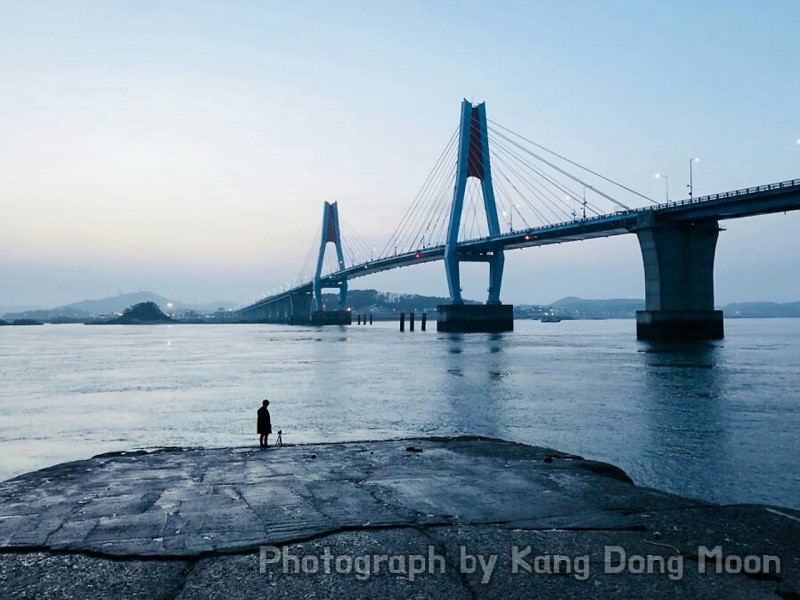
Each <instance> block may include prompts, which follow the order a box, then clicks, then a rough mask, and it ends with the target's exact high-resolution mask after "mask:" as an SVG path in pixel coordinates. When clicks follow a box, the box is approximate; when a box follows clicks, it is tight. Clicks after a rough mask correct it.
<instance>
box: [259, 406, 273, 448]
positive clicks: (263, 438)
mask: <svg viewBox="0 0 800 600" xmlns="http://www.w3.org/2000/svg"><path fill="white" fill-rule="evenodd" d="M268 406H269V400H264V402H262V403H261V408H259V409H258V435H259V439H258V445H259V446H261V447H262V448H266V447H267V446H268V445H269V434H270V433H272V421H271V420H270V417H269V410H268V409H267V407H268Z"/></svg>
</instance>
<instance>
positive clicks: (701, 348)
mask: <svg viewBox="0 0 800 600" xmlns="http://www.w3.org/2000/svg"><path fill="white" fill-rule="evenodd" d="M724 355H725V348H724V346H723V344H722V343H720V342H640V344H639V356H640V359H641V362H642V366H643V387H642V394H643V397H642V400H641V402H642V413H641V414H642V419H643V425H644V426H645V427H646V433H647V435H646V438H645V442H646V443H645V449H644V452H645V454H646V455H647V456H646V457H645V460H644V461H643V462H644V463H645V464H647V465H649V468H650V469H653V470H654V471H655V472H654V473H652V475H653V476H654V477H655V476H658V477H659V478H661V479H662V480H664V481H666V482H669V484H670V485H672V484H674V482H677V481H685V480H686V479H687V475H688V477H689V479H691V480H694V481H696V482H698V483H700V482H702V483H700V485H701V486H703V487H708V486H710V487H717V486H719V485H723V482H721V481H718V480H716V478H715V474H718V473H723V472H726V471H727V470H729V469H730V467H731V464H730V461H731V459H732V453H734V452H735V449H734V448H732V444H731V439H730V436H731V433H730V422H729V418H728V407H727V403H726V398H727V396H728V395H729V390H728V389H727V375H726V371H725V369H724V368H722V367H723V365H724ZM696 492H697V493H696V494H695V495H699V496H705V497H708V492H709V490H707V489H705V490H702V489H698V490H696Z"/></svg>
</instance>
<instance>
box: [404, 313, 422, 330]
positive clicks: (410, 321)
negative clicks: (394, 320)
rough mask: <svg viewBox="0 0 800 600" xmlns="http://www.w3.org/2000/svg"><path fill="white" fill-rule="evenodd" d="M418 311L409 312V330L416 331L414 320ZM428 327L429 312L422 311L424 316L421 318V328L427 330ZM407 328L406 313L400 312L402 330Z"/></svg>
mask: <svg viewBox="0 0 800 600" xmlns="http://www.w3.org/2000/svg"><path fill="white" fill-rule="evenodd" d="M416 315H417V313H415V312H413V311H412V312H410V313H408V330H409V331H414V321H415V320H416ZM427 327H428V313H426V312H424V313H422V318H421V319H420V327H419V328H420V329H421V330H422V331H425V330H426V329H427ZM405 330H406V313H404V312H401V313H400V331H405Z"/></svg>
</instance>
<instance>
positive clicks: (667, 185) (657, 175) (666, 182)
mask: <svg viewBox="0 0 800 600" xmlns="http://www.w3.org/2000/svg"><path fill="white" fill-rule="evenodd" d="M656 179H663V180H664V184H665V186H666V188H665V189H666V192H667V204H669V177H667V176H666V175H662V174H661V173H656Z"/></svg>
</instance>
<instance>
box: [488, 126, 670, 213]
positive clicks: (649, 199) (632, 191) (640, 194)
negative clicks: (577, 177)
mask: <svg viewBox="0 0 800 600" xmlns="http://www.w3.org/2000/svg"><path fill="white" fill-rule="evenodd" d="M487 121H489V123H491V124H492V125H495V126H496V127H499V128H500V129H502V130H504V131H507V132H508V133H510V134H512V135H515V136H517V137H518V138H520V139H522V140H525V141H526V142H528V143H529V144H532V145H534V146H536V147H537V148H540V149H542V150H544V151H545V152H548V153H550V154H552V155H553V156H557V157H558V158H560V159H561V160H563V161H566V162H568V163H570V164H571V165H574V166H576V167H578V168H579V169H583V170H584V171H587V172H589V173H591V174H592V175H595V176H597V177H599V178H600V179H603V180H604V181H607V182H608V183H611V184H613V185H616V186H617V187H620V188H622V189H623V190H626V191H628V192H630V193H632V194H634V195H636V196H639V197H640V198H644V199H645V200H647V201H648V202H651V203H652V204H658V202H656V201H655V200H653V199H652V198H649V197H648V196H645V195H644V194H642V193H640V192H637V191H636V190H634V189H632V188H629V187H627V186H626V185H623V184H621V183H619V182H617V181H614V180H613V179H610V178H608V177H606V176H605V175H602V174H600V173H598V172H597V171H593V170H592V169H590V168H588V167H584V166H583V165H581V164H579V163H576V162H575V161H572V160H570V159H568V158H567V157H565V156H562V155H561V154H558V153H557V152H555V151H553V150H550V149H549V148H546V147H545V146H542V145H541V144H537V143H536V142H534V141H533V140H530V139H528V138H526V137H525V136H523V135H520V134H519V133H517V132H515V131H512V130H511V129H508V128H507V127H504V126H503V125H501V124H500V123H498V122H497V121H492V120H491V119H487ZM498 133H499V132H498ZM531 155H533V156H535V155H534V154H533V153H531ZM540 160H542V159H540ZM609 199H610V198H609ZM628 210H630V209H628Z"/></svg>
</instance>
